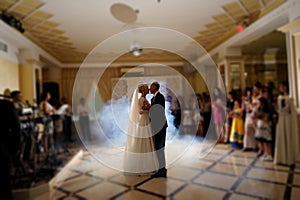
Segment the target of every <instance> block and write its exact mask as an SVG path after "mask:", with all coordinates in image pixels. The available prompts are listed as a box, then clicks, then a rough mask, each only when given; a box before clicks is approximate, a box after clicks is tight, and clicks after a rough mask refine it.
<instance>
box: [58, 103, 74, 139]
mask: <svg viewBox="0 0 300 200" xmlns="http://www.w3.org/2000/svg"><path fill="white" fill-rule="evenodd" d="M60 107H61V108H62V107H63V108H64V109H63V113H62V120H63V133H64V141H65V142H73V139H72V129H71V126H72V109H71V106H70V104H69V103H68V101H67V98H66V97H63V98H62V99H61V106H60Z"/></svg>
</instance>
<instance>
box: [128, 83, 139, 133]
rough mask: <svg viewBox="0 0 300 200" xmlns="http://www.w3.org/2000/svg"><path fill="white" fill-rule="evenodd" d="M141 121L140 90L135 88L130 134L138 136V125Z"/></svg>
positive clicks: (131, 108)
mask: <svg viewBox="0 0 300 200" xmlns="http://www.w3.org/2000/svg"><path fill="white" fill-rule="evenodd" d="M138 121H139V92H138V88H136V89H135V91H134V93H133V97H132V101H131V105H130V110H129V122H128V135H131V136H136V133H135V131H136V127H137V126H138Z"/></svg>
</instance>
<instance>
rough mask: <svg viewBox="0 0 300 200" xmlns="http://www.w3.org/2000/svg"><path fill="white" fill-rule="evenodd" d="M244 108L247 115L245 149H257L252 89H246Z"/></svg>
mask: <svg viewBox="0 0 300 200" xmlns="http://www.w3.org/2000/svg"><path fill="white" fill-rule="evenodd" d="M242 109H243V110H244V113H245V114H246V117H245V124H244V128H245V134H244V141H243V144H244V146H243V151H252V150H255V149H256V141H255V137H254V135H255V124H254V119H253V118H254V116H253V113H254V112H252V109H253V107H252V92H251V89H249V88H248V89H246V95H245V97H244V98H243V103H242Z"/></svg>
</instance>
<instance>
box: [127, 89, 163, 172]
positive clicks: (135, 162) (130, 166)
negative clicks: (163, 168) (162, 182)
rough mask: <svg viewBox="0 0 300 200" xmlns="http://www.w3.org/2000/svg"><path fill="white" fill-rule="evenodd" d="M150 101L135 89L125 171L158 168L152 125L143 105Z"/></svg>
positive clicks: (143, 170) (145, 170) (130, 115)
mask: <svg viewBox="0 0 300 200" xmlns="http://www.w3.org/2000/svg"><path fill="white" fill-rule="evenodd" d="M147 103H149V102H148V101H147V99H145V98H144V97H140V98H138V92H137V90H136V91H135V94H134V98H133V101H132V103H131V108H130V113H129V124H128V135H127V142H126V146H125V154H124V171H125V173H127V174H133V175H141V174H148V173H153V172H155V171H157V170H158V161H157V156H156V152H155V150H154V143H153V138H152V132H151V127H150V119H149V113H148V111H147V110H143V109H142V107H143V105H145V104H147Z"/></svg>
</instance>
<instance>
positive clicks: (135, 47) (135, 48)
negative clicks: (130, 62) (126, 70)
mask: <svg viewBox="0 0 300 200" xmlns="http://www.w3.org/2000/svg"><path fill="white" fill-rule="evenodd" d="M129 50H130V53H131V54H132V55H133V56H136V57H137V56H140V55H141V54H142V51H143V49H142V47H140V45H139V44H137V43H135V44H132V45H131V46H130V49H129Z"/></svg>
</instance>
